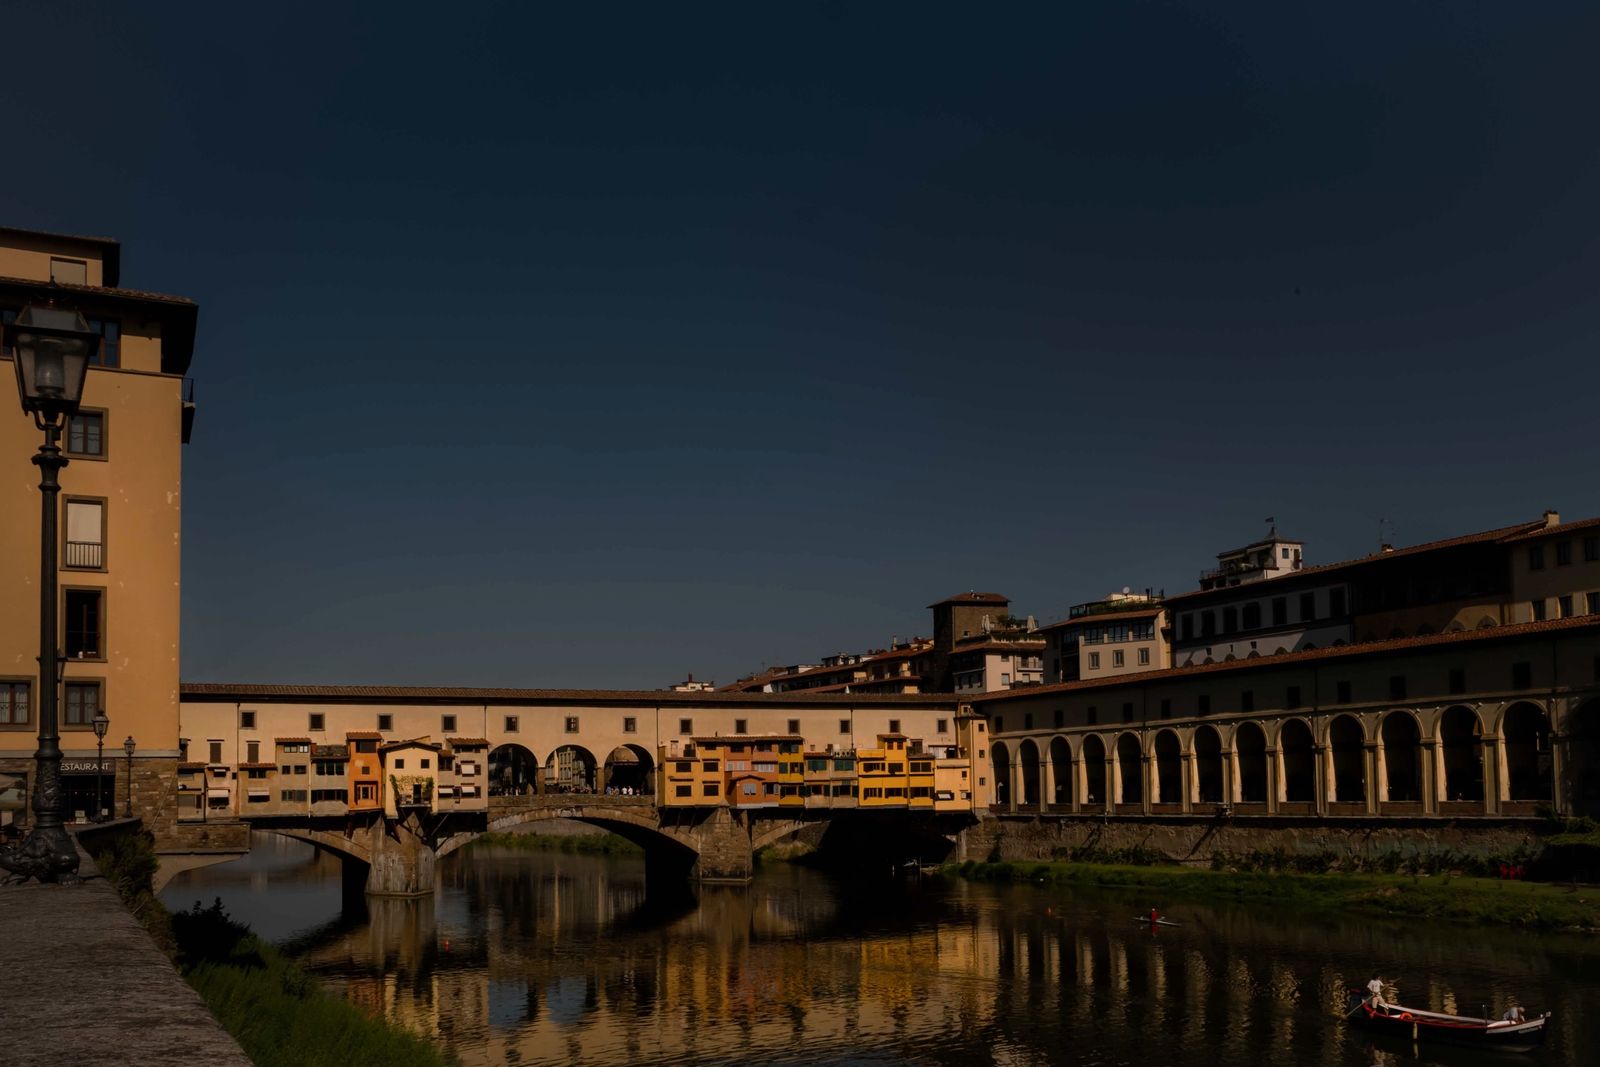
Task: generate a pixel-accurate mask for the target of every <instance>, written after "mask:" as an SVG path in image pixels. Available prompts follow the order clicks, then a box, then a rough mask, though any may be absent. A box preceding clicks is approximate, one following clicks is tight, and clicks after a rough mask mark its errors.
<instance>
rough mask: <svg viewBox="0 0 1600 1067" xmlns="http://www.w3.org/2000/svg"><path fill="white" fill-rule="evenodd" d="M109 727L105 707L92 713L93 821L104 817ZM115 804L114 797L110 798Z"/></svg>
mask: <svg viewBox="0 0 1600 1067" xmlns="http://www.w3.org/2000/svg"><path fill="white" fill-rule="evenodd" d="M109 729H111V719H110V718H109V717H107V715H106V709H105V708H101V709H100V710H99V711H97V712H95V713H94V821H95V822H101V821H103V820H104V819H105V817H106V803H105V799H104V798H105V774H104V773H103V772H104V771H105V769H106V731H107V730H109ZM112 803H113V804H115V803H116V801H115V799H113V800H112Z"/></svg>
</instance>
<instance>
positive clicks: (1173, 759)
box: [1150, 730, 1183, 804]
mask: <svg viewBox="0 0 1600 1067" xmlns="http://www.w3.org/2000/svg"><path fill="white" fill-rule="evenodd" d="M1155 757H1156V783H1155V786H1156V792H1155V796H1153V797H1151V798H1150V799H1151V800H1153V801H1155V802H1156V803H1159V804H1182V803H1183V743H1182V742H1180V741H1179V740H1178V734H1177V731H1175V730H1162V731H1161V732H1160V733H1158V734H1156V743H1155Z"/></svg>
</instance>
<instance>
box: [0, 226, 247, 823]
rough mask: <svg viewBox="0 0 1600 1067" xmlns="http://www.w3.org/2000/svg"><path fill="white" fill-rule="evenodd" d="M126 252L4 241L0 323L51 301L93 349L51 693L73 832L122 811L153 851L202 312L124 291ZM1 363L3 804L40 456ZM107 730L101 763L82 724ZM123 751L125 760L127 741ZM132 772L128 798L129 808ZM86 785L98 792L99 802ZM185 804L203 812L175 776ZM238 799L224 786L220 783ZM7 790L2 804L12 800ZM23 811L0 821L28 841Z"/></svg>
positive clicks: (21, 717)
mask: <svg viewBox="0 0 1600 1067" xmlns="http://www.w3.org/2000/svg"><path fill="white" fill-rule="evenodd" d="M120 273H121V246H120V245H119V244H118V243H117V242H116V241H114V240H111V239H109V238H98V237H74V236H69V235H62V234H49V233H39V232H34V231H27V230H17V229H5V228H0V319H4V320H5V321H10V320H11V319H13V318H14V317H15V316H16V315H17V313H18V312H20V311H21V309H22V308H24V307H26V306H27V305H29V304H39V303H44V302H46V301H49V300H54V301H56V302H57V303H58V304H59V305H62V306H67V307H71V308H73V309H75V310H77V311H79V312H80V313H82V314H83V315H84V316H85V318H86V319H87V321H88V323H89V325H90V327H91V328H92V329H94V330H96V331H97V332H98V333H99V334H100V335H101V339H102V340H101V344H100V348H99V351H98V352H97V354H96V355H95V356H94V358H93V361H92V364H91V366H90V367H89V371H88V376H87V380H86V383H85V385H84V390H83V400H82V407H81V410H80V412H79V414H78V415H77V416H75V417H73V418H72V419H71V420H69V423H68V425H67V427H66V430H65V433H64V435H63V441H62V447H63V450H64V451H65V453H66V456H67V458H68V461H69V462H68V465H67V467H66V468H65V469H64V470H63V471H62V472H61V497H60V513H59V515H58V525H59V528H60V530H61V542H60V544H59V545H58V546H57V547H58V556H59V563H60V567H59V574H58V580H59V584H60V589H61V592H60V598H59V601H58V605H57V607H58V611H59V616H60V627H59V631H58V634H57V641H58V647H59V648H61V650H62V651H63V652H64V654H65V657H66V663H65V667H64V670H63V677H62V679H61V683H60V684H61V690H60V702H59V707H60V734H61V749H62V778H63V786H64V788H65V792H66V805H67V813H66V814H67V818H68V819H69V820H70V819H83V818H88V817H90V816H92V815H93V814H94V809H95V807H96V806H97V794H98V804H99V806H101V807H104V808H110V807H111V805H112V798H115V809H116V810H117V812H118V813H120V812H121V811H122V810H123V808H124V806H125V805H126V804H127V803H129V802H130V801H131V804H132V807H133V810H134V814H136V815H138V816H140V817H142V818H143V819H144V820H145V824H146V826H148V827H149V828H150V829H151V830H152V831H153V832H154V833H155V834H156V837H157V841H158V843H160V844H166V843H168V841H169V839H170V837H171V835H172V834H173V833H174V832H175V828H176V822H177V819H176V815H177V803H178V796H179V789H178V784H179V783H178V780H177V779H178V764H179V761H180V745H179V729H178V639H179V625H178V613H179V587H180V578H181V574H180V568H179V561H180V555H181V528H180V519H181V513H182V499H183V460H182V453H183V445H184V443H185V442H186V441H187V439H188V435H189V430H190V427H191V425H192V419H193V413H194V408H193V404H192V402H191V401H190V399H189V396H190V394H189V393H188V392H187V391H186V388H185V375H186V374H187V373H188V370H189V362H190V358H191V356H192V354H193V350H194V333H195V322H196V316H197V309H196V306H195V304H194V303H193V301H190V300H188V299H186V298H184V297H176V296H164V295H160V294H156V293H148V292H142V291H136V290H130V289H124V288H121V287H120V283H121V278H120ZM13 377H14V371H13V369H12V367H11V361H10V357H9V353H0V378H3V379H5V383H4V384H3V385H0V394H5V393H10V394H12V395H11V396H10V398H9V399H5V398H4V397H3V395H0V486H3V488H0V499H3V501H4V503H3V505H0V514H4V516H5V521H4V522H3V523H0V603H3V604H5V605H6V606H7V609H8V610H6V611H4V612H0V779H3V780H0V795H3V794H15V793H21V794H23V795H25V793H26V790H27V789H28V788H29V787H31V784H32V781H33V773H34V769H33V753H34V750H35V748H36V747H37V743H36V741H35V735H36V734H37V732H38V728H39V723H38V705H39V693H40V684H41V679H40V678H39V676H38V673H39V672H38V662H37V657H38V655H39V613H38V612H39V592H38V590H39V568H40V558H39V522H40V516H39V489H38V481H39V479H38V472H37V470H36V468H34V466H33V465H32V457H33V455H34V453H35V452H36V451H37V450H38V448H39V445H40V444H41V443H42V441H43V434H42V433H41V432H40V431H39V429H38V428H37V427H36V426H35V425H34V423H33V419H32V418H31V417H30V416H28V415H26V414H24V413H23V411H22V407H21V403H20V399H19V398H18V397H17V396H16V395H15V386H14V385H13V384H12V379H13ZM102 709H104V711H105V712H106V714H107V716H108V717H109V719H110V730H109V734H108V736H107V738H106V747H107V756H106V758H105V760H104V763H103V765H101V766H100V767H98V768H97V766H96V763H95V754H96V748H95V736H94V733H93V730H92V726H91V724H92V721H93V719H94V717H95V714H96V713H97V712H98V711H100V710H102ZM125 738H132V739H133V742H134V746H135V749H134V756H133V759H132V760H129V759H127V758H126V757H125V756H124V755H123V741H124V739H125ZM130 765H131V768H132V769H131V787H132V788H131V791H130V788H129V786H130V770H129V768H130ZM97 771H98V772H103V774H104V782H105V785H104V789H103V790H101V789H99V788H97V786H96V780H97ZM185 777H186V779H189V780H188V781H187V782H186V784H187V785H188V786H189V787H190V788H189V789H187V790H185V794H186V797H187V798H188V799H187V802H188V803H192V804H198V803H199V802H200V801H201V800H202V799H203V797H204V795H205V789H204V788H203V787H199V786H200V780H201V778H202V775H201V774H200V773H197V772H196V771H195V770H193V769H191V770H190V771H189V772H188V773H187V774H186V775H185ZM230 784H231V780H230ZM8 785H9V786H10V788H9V789H8V788H6V787H7V786H8ZM29 819H30V815H29V813H28V812H27V811H26V810H25V808H24V809H22V810H5V811H0V821H3V822H6V823H16V824H23V823H26V822H27V821H29Z"/></svg>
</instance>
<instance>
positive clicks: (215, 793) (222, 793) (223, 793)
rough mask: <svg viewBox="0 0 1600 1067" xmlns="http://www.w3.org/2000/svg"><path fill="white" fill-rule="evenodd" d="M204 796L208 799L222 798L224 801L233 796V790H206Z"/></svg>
mask: <svg viewBox="0 0 1600 1067" xmlns="http://www.w3.org/2000/svg"><path fill="white" fill-rule="evenodd" d="M206 796H208V797H222V798H224V799H226V798H228V797H231V796H233V790H231V789H207V790H206Z"/></svg>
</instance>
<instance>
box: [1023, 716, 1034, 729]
mask: <svg viewBox="0 0 1600 1067" xmlns="http://www.w3.org/2000/svg"><path fill="white" fill-rule="evenodd" d="M1022 728H1023V729H1024V730H1031V729H1033V712H1031V711H1025V712H1023V713H1022Z"/></svg>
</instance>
